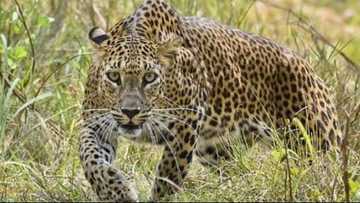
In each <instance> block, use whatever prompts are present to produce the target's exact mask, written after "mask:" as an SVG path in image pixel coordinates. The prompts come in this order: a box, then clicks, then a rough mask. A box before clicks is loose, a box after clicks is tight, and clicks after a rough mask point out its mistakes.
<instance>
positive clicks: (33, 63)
mask: <svg viewBox="0 0 360 203" xmlns="http://www.w3.org/2000/svg"><path fill="white" fill-rule="evenodd" d="M15 3H16V6H17V8H18V11H19V14H20V20H21V23H22V24H23V26H24V28H25V31H26V35H27V37H28V38H29V43H30V48H31V58H32V65H31V73H32V74H33V73H34V70H35V64H36V60H35V49H34V44H33V41H32V38H31V34H30V30H29V28H28V26H27V24H26V21H25V17H24V13H23V10H22V8H21V6H20V4H19V2H18V1H17V0H15Z"/></svg>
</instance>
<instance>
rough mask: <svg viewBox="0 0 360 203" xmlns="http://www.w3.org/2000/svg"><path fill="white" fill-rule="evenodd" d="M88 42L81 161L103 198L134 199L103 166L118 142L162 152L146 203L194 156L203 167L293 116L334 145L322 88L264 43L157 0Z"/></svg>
mask: <svg viewBox="0 0 360 203" xmlns="http://www.w3.org/2000/svg"><path fill="white" fill-rule="evenodd" d="M90 38H91V39H92V41H93V42H94V45H95V47H96V48H97V54H96V55H97V57H95V58H94V61H93V65H92V66H91V67H90V70H89V74H88V82H87V84H86V90H85V100H84V102H83V114H82V118H83V127H82V130H81V136H80V158H81V163H82V165H83V168H84V171H85V176H86V178H87V180H88V181H89V182H90V184H91V186H92V188H93V190H94V191H95V192H96V193H97V195H98V197H99V199H101V200H116V201H136V200H137V194H136V191H135V188H134V187H133V185H132V184H131V181H130V180H129V179H128V178H127V177H126V174H124V173H123V172H121V171H120V170H118V169H116V168H115V167H114V166H112V165H111V163H112V161H113V160H114V159H115V154H116V147H117V137H118V136H123V137H127V138H129V139H132V140H134V141H146V142H151V143H153V144H161V145H163V146H164V152H163V155H162V158H161V161H160V162H159V164H158V166H157V171H156V177H155V182H154V186H153V189H152V197H151V199H152V200H159V199H161V198H162V197H163V196H165V195H167V194H171V193H173V192H176V191H177V189H178V188H179V187H181V185H182V184H183V180H184V178H185V176H186V174H187V170H188V167H189V164H190V163H191V161H192V157H193V154H194V153H195V154H196V155H197V156H199V158H200V161H201V163H203V164H204V165H210V166H216V165H217V164H218V162H219V160H221V159H222V158H224V159H229V158H230V157H231V153H229V150H228V144H231V143H229V142H227V143H226V144H224V143H222V141H223V140H224V139H226V137H228V136H230V135H235V136H240V135H239V134H243V135H244V136H248V137H250V136H253V135H260V136H269V135H271V133H273V132H274V130H278V131H279V132H285V131H284V129H292V130H295V129H296V127H294V126H292V125H290V124H291V123H292V122H291V121H292V120H293V119H294V118H295V117H296V118H297V119H298V120H299V121H300V122H301V123H302V125H303V126H305V127H306V129H308V133H309V134H310V135H312V136H313V138H314V139H313V140H314V145H316V146H317V147H318V148H317V149H321V148H322V149H328V148H329V146H332V145H335V144H336V143H337V142H339V140H340V131H339V127H338V124H337V123H338V121H337V116H336V112H335V108H334V105H333V103H332V101H331V96H330V91H329V89H328V88H327V87H326V86H325V84H324V82H323V81H322V80H321V79H320V78H319V77H317V76H316V75H315V73H314V71H313V70H312V69H311V68H310V66H309V64H308V63H307V62H306V61H305V60H304V59H302V58H301V57H299V56H298V55H297V54H296V53H294V52H293V51H291V50H289V49H287V48H285V47H283V46H280V45H279V44H277V43H275V42H273V41H271V40H269V39H267V38H263V37H260V36H256V35H254V34H250V33H246V32H242V31H240V30H238V29H234V28H231V27H227V26H225V25H222V24H219V23H217V22H214V21H212V20H209V19H206V18H198V17H183V16H180V15H179V14H178V13H177V12H176V11H175V10H174V9H173V8H171V7H170V6H169V5H168V4H167V3H166V2H165V1H162V0H146V1H145V2H144V3H143V4H142V5H141V6H140V7H139V8H138V9H137V10H136V11H135V12H134V13H133V14H132V15H131V16H129V17H127V18H125V19H123V20H121V21H120V22H119V23H117V24H116V25H115V26H114V27H113V28H112V29H111V30H110V31H109V32H108V33H105V32H103V31H101V30H99V29H94V30H92V31H91V32H90ZM287 121H290V124H288V122H287ZM294 134H296V133H294ZM288 139H289V140H292V139H294V140H295V139H297V138H294V137H288Z"/></svg>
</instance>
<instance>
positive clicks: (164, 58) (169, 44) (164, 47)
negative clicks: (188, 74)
mask: <svg viewBox="0 0 360 203" xmlns="http://www.w3.org/2000/svg"><path fill="white" fill-rule="evenodd" d="M181 44H182V39H181V38H180V37H178V36H171V37H168V38H167V39H165V40H162V42H161V43H159V46H158V54H159V60H160V62H161V63H163V64H165V65H170V64H171V63H172V61H173V60H174V59H175V57H176V55H177V53H178V49H179V48H180V47H181Z"/></svg>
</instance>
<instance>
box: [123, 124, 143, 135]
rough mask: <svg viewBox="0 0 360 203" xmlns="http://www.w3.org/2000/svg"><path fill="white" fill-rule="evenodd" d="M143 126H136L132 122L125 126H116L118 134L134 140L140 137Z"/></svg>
mask: <svg viewBox="0 0 360 203" xmlns="http://www.w3.org/2000/svg"><path fill="white" fill-rule="evenodd" d="M142 129H143V124H139V125H136V124H134V123H132V122H130V123H127V124H120V123H119V126H118V131H119V133H120V134H121V135H122V136H124V137H129V138H134V137H139V136H140V135H141V132H142Z"/></svg>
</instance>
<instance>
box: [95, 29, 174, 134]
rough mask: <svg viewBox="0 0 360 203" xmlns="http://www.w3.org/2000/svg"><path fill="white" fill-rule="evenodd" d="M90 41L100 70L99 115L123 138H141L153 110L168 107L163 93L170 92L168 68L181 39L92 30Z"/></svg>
mask: <svg viewBox="0 0 360 203" xmlns="http://www.w3.org/2000/svg"><path fill="white" fill-rule="evenodd" d="M89 38H90V39H91V41H92V42H93V44H94V46H95V52H96V55H97V57H95V58H94V59H93V63H94V65H95V66H96V67H98V71H97V74H98V76H97V77H98V80H99V82H98V84H97V89H98V91H97V93H96V94H97V97H99V98H102V101H99V102H100V103H101V104H99V108H98V110H99V111H98V113H97V114H98V115H99V112H102V115H105V116H102V117H106V118H107V120H110V121H111V122H110V123H112V125H113V126H112V127H113V128H114V129H116V131H118V132H119V133H120V134H121V135H123V136H126V137H130V138H136V137H138V136H140V135H141V134H142V132H143V130H144V129H145V128H146V125H149V124H150V123H149V122H153V119H151V116H153V115H154V114H152V113H151V112H153V110H154V109H164V108H166V107H167V106H169V103H168V102H169V101H166V96H165V94H166V93H165V92H164V91H171V90H169V88H166V87H169V86H170V85H174V84H169V82H170V81H173V79H174V78H171V79H170V78H169V77H170V76H168V72H169V71H168V70H167V69H168V68H169V67H170V66H171V65H172V63H174V60H175V59H174V58H175V57H176V55H177V52H178V48H179V46H181V45H180V44H181V43H180V42H179V40H178V39H176V38H174V39H172V38H169V39H168V40H164V41H163V42H161V43H155V42H154V41H152V40H148V39H146V38H144V37H141V36H137V35H134V34H123V35H121V36H120V35H116V36H112V35H110V34H108V33H106V32H104V31H103V30H102V29H100V28H93V29H92V30H91V31H90V33H89Z"/></svg>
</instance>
